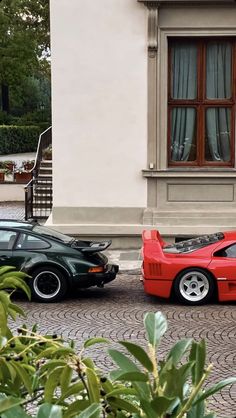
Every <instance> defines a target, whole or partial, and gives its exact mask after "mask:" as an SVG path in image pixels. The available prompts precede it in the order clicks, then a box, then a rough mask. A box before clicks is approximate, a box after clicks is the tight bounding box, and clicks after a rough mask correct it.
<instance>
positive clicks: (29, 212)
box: [24, 179, 33, 221]
mask: <svg viewBox="0 0 236 418" xmlns="http://www.w3.org/2000/svg"><path fill="white" fill-rule="evenodd" d="M24 189H25V220H26V221H27V219H31V218H32V217H33V179H31V180H30V182H29V183H28V184H27V185H26V186H25V188H24Z"/></svg>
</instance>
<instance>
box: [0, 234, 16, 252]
mask: <svg viewBox="0 0 236 418" xmlns="http://www.w3.org/2000/svg"><path fill="white" fill-rule="evenodd" d="M15 239H16V232H14V231H3V230H2V231H0V250H11V249H12V247H13V244H14V242H15Z"/></svg>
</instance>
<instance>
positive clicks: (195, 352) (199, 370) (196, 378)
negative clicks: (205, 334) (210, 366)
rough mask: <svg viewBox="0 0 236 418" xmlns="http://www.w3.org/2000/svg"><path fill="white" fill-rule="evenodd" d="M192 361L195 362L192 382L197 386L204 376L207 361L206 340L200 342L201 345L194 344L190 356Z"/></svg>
mask: <svg viewBox="0 0 236 418" xmlns="http://www.w3.org/2000/svg"><path fill="white" fill-rule="evenodd" d="M189 359H190V361H192V362H194V366H193V368H192V382H193V385H195V386H196V385H197V384H198V383H199V382H200V380H201V378H202V376H203V374H204V368H205V361H206V343H205V340H202V341H200V343H196V342H193V343H192V348H191V351H190V356H189Z"/></svg>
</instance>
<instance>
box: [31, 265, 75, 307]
mask: <svg viewBox="0 0 236 418" xmlns="http://www.w3.org/2000/svg"><path fill="white" fill-rule="evenodd" d="M29 283H30V287H31V292H32V298H33V299H36V300H38V301H40V302H47V303H49V302H58V301H60V300H61V299H63V297H64V296H65V294H66V291H67V281H66V279H65V277H64V276H63V274H62V273H61V272H60V271H59V270H57V269H56V268H54V267H47V266H45V267H40V268H38V269H36V270H34V271H33V273H32V280H31V281H29Z"/></svg>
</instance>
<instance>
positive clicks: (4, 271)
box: [0, 266, 16, 281]
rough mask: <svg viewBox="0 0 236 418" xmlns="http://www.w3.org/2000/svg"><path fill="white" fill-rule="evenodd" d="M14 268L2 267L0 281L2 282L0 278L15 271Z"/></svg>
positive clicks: (0, 268)
mask: <svg viewBox="0 0 236 418" xmlns="http://www.w3.org/2000/svg"><path fill="white" fill-rule="evenodd" d="M15 269H16V268H15V267H13V266H4V267H0V281H1V280H2V276H3V275H4V274H5V273H7V272H8V271H12V270H15Z"/></svg>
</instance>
